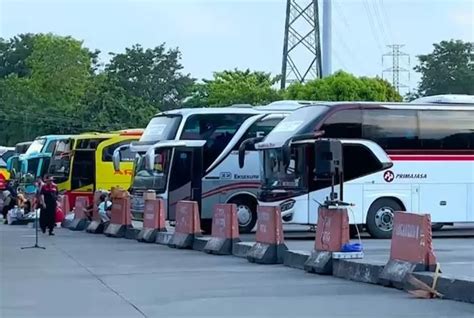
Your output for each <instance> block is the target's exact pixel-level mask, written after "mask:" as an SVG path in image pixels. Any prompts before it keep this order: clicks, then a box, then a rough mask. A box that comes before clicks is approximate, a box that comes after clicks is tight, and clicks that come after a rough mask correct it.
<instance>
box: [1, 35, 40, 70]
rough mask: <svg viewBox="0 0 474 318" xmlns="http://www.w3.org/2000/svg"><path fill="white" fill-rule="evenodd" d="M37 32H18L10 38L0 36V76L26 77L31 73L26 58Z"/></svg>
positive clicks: (31, 48) (31, 49)
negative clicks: (18, 33)
mask: <svg viewBox="0 0 474 318" xmlns="http://www.w3.org/2000/svg"><path fill="white" fill-rule="evenodd" d="M38 36H40V35H39V34H31V33H26V34H20V35H18V36H14V37H13V38H11V39H10V40H8V41H7V40H5V39H3V38H0V78H5V77H7V76H9V75H17V76H18V77H27V76H29V75H30V74H31V69H30V68H29V67H28V65H27V63H26V60H27V58H28V57H29V56H30V55H31V52H32V51H33V44H34V42H35V40H36V38H37V37H38Z"/></svg>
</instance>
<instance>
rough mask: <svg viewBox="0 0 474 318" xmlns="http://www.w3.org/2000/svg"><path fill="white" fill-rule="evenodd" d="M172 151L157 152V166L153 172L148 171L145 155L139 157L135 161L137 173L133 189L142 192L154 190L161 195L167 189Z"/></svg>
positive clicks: (135, 173)
mask: <svg viewBox="0 0 474 318" xmlns="http://www.w3.org/2000/svg"><path fill="white" fill-rule="evenodd" d="M170 153H171V152H170V150H167V149H160V150H158V149H157V150H156V154H155V165H154V169H153V170H152V171H150V170H148V169H146V165H145V155H139V156H137V158H136V159H135V164H134V167H135V171H134V177H133V185H132V187H133V188H135V189H140V190H148V189H150V190H151V189H153V190H155V191H157V192H159V193H162V192H164V190H165V189H166V182H167V179H168V169H169V159H170V158H169V157H170Z"/></svg>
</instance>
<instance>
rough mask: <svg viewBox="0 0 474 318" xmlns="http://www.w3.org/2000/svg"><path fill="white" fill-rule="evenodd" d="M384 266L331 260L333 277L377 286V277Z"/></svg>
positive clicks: (358, 261)
mask: <svg viewBox="0 0 474 318" xmlns="http://www.w3.org/2000/svg"><path fill="white" fill-rule="evenodd" d="M383 268H384V265H382V264H376V263H365V262H362V261H361V260H357V261H354V260H353V261H349V260H342V259H339V260H336V259H335V260H333V267H332V270H333V273H332V274H333V276H335V277H339V278H344V279H347V280H352V281H355V282H361V283H368V284H379V277H380V274H381V273H382V270H383Z"/></svg>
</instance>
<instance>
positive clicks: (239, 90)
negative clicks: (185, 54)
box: [186, 69, 281, 107]
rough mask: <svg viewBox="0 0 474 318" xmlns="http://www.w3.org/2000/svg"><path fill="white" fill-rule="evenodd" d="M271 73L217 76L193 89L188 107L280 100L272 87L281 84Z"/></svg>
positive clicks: (187, 103) (261, 102)
mask: <svg viewBox="0 0 474 318" xmlns="http://www.w3.org/2000/svg"><path fill="white" fill-rule="evenodd" d="M279 79H280V78H279V77H278V76H277V77H273V76H272V75H271V74H270V73H264V72H252V71H250V70H248V69H247V70H245V71H240V70H237V69H235V70H233V71H223V72H216V73H214V76H213V79H212V80H204V83H203V84H197V85H196V86H195V87H194V91H193V94H192V97H191V98H190V99H189V100H187V101H186V105H187V106H189V107H205V106H211V107H220V106H229V105H231V104H251V105H259V104H267V103H270V102H272V101H275V100H278V99H280V98H281V96H280V93H279V92H278V90H276V89H275V88H273V85H275V83H277V82H278V81H279Z"/></svg>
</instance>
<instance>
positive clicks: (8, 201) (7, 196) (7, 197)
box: [2, 190, 15, 224]
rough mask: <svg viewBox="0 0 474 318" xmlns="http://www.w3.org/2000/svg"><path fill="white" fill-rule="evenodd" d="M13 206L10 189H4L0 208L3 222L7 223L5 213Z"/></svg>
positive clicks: (13, 201)
mask: <svg viewBox="0 0 474 318" xmlns="http://www.w3.org/2000/svg"><path fill="white" fill-rule="evenodd" d="M14 207H15V199H14V198H13V196H12V194H11V193H10V191H8V190H5V191H3V208H2V215H3V219H4V221H3V223H4V224H8V221H7V215H8V211H10V210H11V209H13V208H14Z"/></svg>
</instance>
